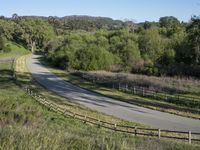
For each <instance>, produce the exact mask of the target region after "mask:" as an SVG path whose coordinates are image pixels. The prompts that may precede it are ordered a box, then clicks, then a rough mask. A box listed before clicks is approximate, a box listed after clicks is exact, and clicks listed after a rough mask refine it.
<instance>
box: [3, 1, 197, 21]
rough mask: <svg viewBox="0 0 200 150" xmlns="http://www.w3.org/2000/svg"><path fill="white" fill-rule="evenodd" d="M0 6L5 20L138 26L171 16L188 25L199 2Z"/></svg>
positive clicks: (104, 2)
mask: <svg viewBox="0 0 200 150" xmlns="http://www.w3.org/2000/svg"><path fill="white" fill-rule="evenodd" d="M1 3H2V4H1V5H0V15H2V16H5V17H9V18H10V17H12V14H15V13H16V14H18V15H19V16H44V17H48V16H57V17H65V16H92V17H108V18H112V19H113V20H122V21H124V20H132V21H133V22H136V23H140V22H145V21H155V22H157V21H159V18H160V17H165V16H174V17H176V18H177V19H178V20H180V21H184V22H188V21H189V20H190V19H191V17H192V16H194V15H197V16H199V14H200V11H199V10H200V9H199V8H200V0H190V1H182V2H181V4H180V0H169V1H167V2H166V1H165V2H161V1H160V0H152V1H151V2H149V1H147V0H142V1H137V0H133V1H131V0H127V1H126V3H125V2H122V1H118V2H115V1H114V0H110V1H106V0H102V1H96V2H93V1H92V0H85V1H84V2H83V1H82V0H76V1H65V0H60V1H59V2H55V1H51V2H49V1H48V2H47V1H46V0H44V1H39V0H35V1H29V2H27V1H25V0H19V2H18V3H15V5H13V2H11V1H7V2H5V1H4V2H1ZM80 4H81V5H80ZM2 6H3V7H2ZM169 8H170V9H169Z"/></svg>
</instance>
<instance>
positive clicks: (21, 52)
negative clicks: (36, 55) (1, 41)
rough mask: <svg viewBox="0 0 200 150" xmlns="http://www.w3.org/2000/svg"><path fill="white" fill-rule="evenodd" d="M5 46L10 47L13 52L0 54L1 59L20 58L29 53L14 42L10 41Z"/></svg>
mask: <svg viewBox="0 0 200 150" xmlns="http://www.w3.org/2000/svg"><path fill="white" fill-rule="evenodd" d="M5 45H6V46H9V47H10V50H11V51H9V52H0V58H11V57H18V56H21V55H25V54H28V53H29V51H28V50H27V49H25V48H24V47H23V46H21V45H18V44H16V43H14V42H10V41H9V42H7V43H6V44H5Z"/></svg>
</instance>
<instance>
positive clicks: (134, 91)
mask: <svg viewBox="0 0 200 150" xmlns="http://www.w3.org/2000/svg"><path fill="white" fill-rule="evenodd" d="M133 93H134V94H136V90H135V86H134V87H133Z"/></svg>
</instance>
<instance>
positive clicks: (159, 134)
mask: <svg viewBox="0 0 200 150" xmlns="http://www.w3.org/2000/svg"><path fill="white" fill-rule="evenodd" d="M160 137H161V130H160V129H158V139H160Z"/></svg>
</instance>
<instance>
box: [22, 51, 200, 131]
mask: <svg viewBox="0 0 200 150" xmlns="http://www.w3.org/2000/svg"><path fill="white" fill-rule="evenodd" d="M38 58H39V56H37V55H31V56H30V57H28V58H27V60H26V64H27V68H28V70H29V71H30V72H31V74H32V76H33V77H34V78H35V79H36V80H37V81H38V82H39V83H40V84H42V85H43V86H45V87H46V88H47V89H49V90H51V91H53V92H56V93H57V94H59V95H61V96H64V97H66V98H68V99H71V100H72V101H74V102H76V103H79V104H82V105H84V106H87V107H89V108H91V109H95V110H97V111H99V112H104V113H106V114H109V115H112V116H116V117H118V118H121V119H124V120H129V121H134V122H138V123H142V124H146V125H150V126H152V127H155V128H160V129H168V130H177V131H192V132H200V120H195V119H190V118H186V117H180V116H177V115H173V114H168V113H164V112H160V111H155V110H151V109H147V108H143V107H139V106H136V105H133V104H128V103H125V102H121V101H118V100H115V99H112V98H108V97H105V96H102V95H100V94H96V93H93V92H91V91H87V90H85V89H82V88H80V87H77V86H75V85H72V84H70V83H69V82H66V81H64V80H62V79H60V78H59V77H57V76H56V75H54V74H52V73H51V72H50V71H48V69H47V68H45V66H43V65H41V63H40V62H39V60H38Z"/></svg>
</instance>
